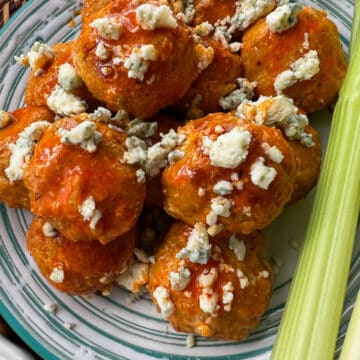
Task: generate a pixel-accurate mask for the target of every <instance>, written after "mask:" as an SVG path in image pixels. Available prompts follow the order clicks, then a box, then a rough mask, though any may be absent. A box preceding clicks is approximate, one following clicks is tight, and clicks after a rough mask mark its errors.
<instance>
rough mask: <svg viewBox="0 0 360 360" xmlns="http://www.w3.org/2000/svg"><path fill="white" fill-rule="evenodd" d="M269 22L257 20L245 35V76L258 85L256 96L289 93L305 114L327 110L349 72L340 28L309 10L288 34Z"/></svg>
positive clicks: (319, 12)
mask: <svg viewBox="0 0 360 360" xmlns="http://www.w3.org/2000/svg"><path fill="white" fill-rule="evenodd" d="M268 23H269V22H268V21H267V20H266V19H261V20H259V21H258V22H257V23H256V24H255V25H253V26H252V27H251V28H250V29H248V30H247V31H246V32H245V34H244V36H243V47H242V51H241V55H242V59H243V63H244V74H245V77H246V78H248V79H249V80H250V81H256V82H257V88H256V90H257V93H258V95H267V96H269V95H276V94H278V95H279V94H282V93H283V94H286V95H287V96H289V97H291V98H293V99H294V100H295V104H296V105H297V106H298V107H300V108H301V109H303V110H304V111H305V112H306V113H310V112H313V111H316V110H319V109H322V108H324V107H325V106H327V105H329V104H330V103H331V102H332V101H333V100H334V99H335V97H336V94H337V92H338V91H339V88H340V86H341V83H342V81H343V79H344V76H345V71H346V61H345V56H344V52H343V50H342V47H341V43H340V38H339V33H338V30H337V28H336V25H335V24H334V23H333V22H332V21H331V20H329V19H328V18H327V17H326V12H325V11H321V10H316V9H314V8H311V7H304V8H303V9H302V10H301V11H300V13H299V14H298V17H297V23H296V24H295V25H294V26H293V27H291V28H289V29H287V30H285V31H282V32H277V31H273V30H271V28H269V26H268ZM270 26H271V25H270Z"/></svg>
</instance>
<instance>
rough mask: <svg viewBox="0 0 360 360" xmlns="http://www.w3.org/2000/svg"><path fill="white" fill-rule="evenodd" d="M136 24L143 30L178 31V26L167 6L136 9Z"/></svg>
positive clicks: (143, 6)
mask: <svg viewBox="0 0 360 360" xmlns="http://www.w3.org/2000/svg"><path fill="white" fill-rule="evenodd" d="M136 22H137V23H138V25H139V26H140V27H141V28H142V29H143V30H155V29H176V28H177V26H178V24H177V22H176V19H175V17H174V16H173V13H172V11H171V10H170V8H169V7H168V6H167V5H161V6H154V5H151V4H143V5H140V6H139V7H138V8H137V9H136Z"/></svg>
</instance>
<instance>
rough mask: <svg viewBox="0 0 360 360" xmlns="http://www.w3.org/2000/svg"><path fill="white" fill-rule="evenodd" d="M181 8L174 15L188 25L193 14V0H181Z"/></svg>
mask: <svg viewBox="0 0 360 360" xmlns="http://www.w3.org/2000/svg"><path fill="white" fill-rule="evenodd" d="M181 10H182V11H181V12H179V13H178V14H176V17H177V18H178V19H179V20H181V21H183V22H184V23H185V24H187V25H189V24H190V23H191V22H192V21H193V19H194V16H195V7H194V0H183V1H182V9H181Z"/></svg>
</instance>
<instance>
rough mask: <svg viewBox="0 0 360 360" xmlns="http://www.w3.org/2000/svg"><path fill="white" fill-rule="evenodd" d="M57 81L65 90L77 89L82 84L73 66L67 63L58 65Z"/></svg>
mask: <svg viewBox="0 0 360 360" xmlns="http://www.w3.org/2000/svg"><path fill="white" fill-rule="evenodd" d="M58 82H59V84H60V86H61V87H62V88H63V89H64V90H65V91H70V90H72V89H78V88H79V87H80V86H81V85H82V84H83V81H82V80H81V78H80V76H79V75H78V74H77V72H76V70H75V68H74V67H73V66H72V65H71V64H69V63H65V64H62V65H60V67H59V71H58Z"/></svg>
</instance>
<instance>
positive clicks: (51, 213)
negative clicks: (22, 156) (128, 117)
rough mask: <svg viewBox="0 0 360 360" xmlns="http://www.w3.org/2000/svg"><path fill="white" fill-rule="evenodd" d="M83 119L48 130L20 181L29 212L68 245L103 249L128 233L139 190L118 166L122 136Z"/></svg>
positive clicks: (129, 169)
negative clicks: (70, 242)
mask: <svg viewBox="0 0 360 360" xmlns="http://www.w3.org/2000/svg"><path fill="white" fill-rule="evenodd" d="M89 119H92V117H91V116H90V115H87V114H82V115H78V116H77V117H71V118H64V119H62V120H59V121H57V122H56V123H54V126H52V127H50V128H48V129H47V130H46V131H45V133H44V135H43V137H42V138H41V140H40V142H39V143H38V145H37V147H36V149H35V153H34V156H33V158H32V159H31V160H30V162H29V166H28V167H27V169H26V173H25V175H24V181H25V184H26V186H27V187H28V189H29V190H30V199H31V210H32V211H33V212H34V213H35V214H36V215H37V216H42V217H43V218H44V219H45V220H47V221H51V222H52V224H53V225H54V226H55V227H56V228H57V229H58V230H59V231H60V232H61V233H62V234H63V235H64V236H65V237H66V238H67V239H68V240H73V241H87V240H97V239H98V240H99V241H100V242H101V243H107V242H109V241H111V240H114V239H116V238H117V237H118V236H120V235H122V234H124V233H126V232H128V231H129V230H130V229H131V228H133V227H134V225H135V223H136V221H137V218H138V216H139V214H140V212H141V209H142V204H143V201H144V198H145V185H144V184H140V183H139V182H138V180H137V176H136V168H135V167H134V166H131V165H127V164H125V163H124V162H123V155H124V151H125V141H126V138H127V136H126V134H125V133H123V132H118V131H115V130H112V129H110V128H109V127H108V126H107V125H105V124H103V123H100V122H93V121H90V120H89Z"/></svg>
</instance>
